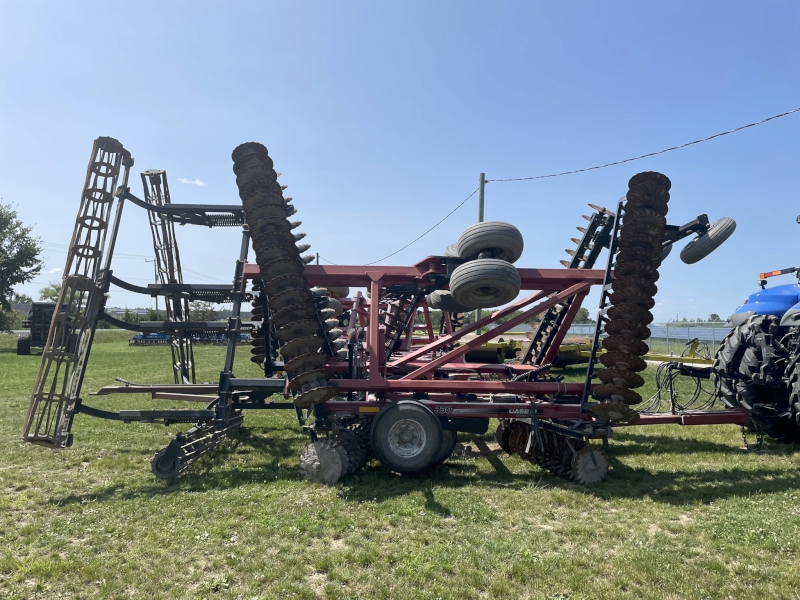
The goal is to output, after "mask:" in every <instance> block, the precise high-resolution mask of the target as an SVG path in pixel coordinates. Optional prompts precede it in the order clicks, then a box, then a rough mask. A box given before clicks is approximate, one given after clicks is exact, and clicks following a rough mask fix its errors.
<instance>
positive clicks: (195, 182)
mask: <svg viewBox="0 0 800 600" xmlns="http://www.w3.org/2000/svg"><path fill="white" fill-rule="evenodd" d="M178 181H180V182H181V183H188V184H189V185H199V186H200V187H203V186H204V185H205V183H203V182H202V181H200V180H199V179H186V178H185V177H178Z"/></svg>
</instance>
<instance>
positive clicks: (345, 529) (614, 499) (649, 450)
mask: <svg viewBox="0 0 800 600" xmlns="http://www.w3.org/2000/svg"><path fill="white" fill-rule="evenodd" d="M125 339H127V334H123V335H120V334H119V333H116V332H99V334H98V339H97V341H98V343H97V344H96V346H95V347H94V349H93V354H92V358H91V360H90V367H89V371H88V374H87V377H86V383H85V386H84V394H87V393H88V392H91V391H94V390H96V389H97V388H99V387H100V386H102V385H108V384H113V383H114V381H113V380H114V377H117V376H119V377H123V378H125V379H128V380H131V381H137V382H171V377H172V376H171V373H170V370H169V366H168V365H169V359H168V354H169V350H168V348H165V347H146V348H137V347H129V346H127V344H126V343H125V342H124V340H125ZM12 345H13V340H12V338H11V337H10V336H0V382H1V383H2V387H1V388H0V389H2V393H0V457H2V458H0V598H25V599H28V598H47V599H50V598H148V599H153V600H155V599H161V598H164V599H166V598H170V599H172V598H209V599H211V598H231V599H237V598H242V599H245V600H249V599H251V598H308V599H313V598H369V599H373V598H391V599H399V598H402V599H406V598H420V599H422V598H430V599H436V598H442V599H445V598H454V599H455V598H458V599H460V598H475V599H479V598H514V599H517V598H560V599H563V598H570V599H573V600H574V599H579V598H585V599H597V598H601V599H602V598H631V599H634V598H635V599H639V598H674V599H682V598H749V599H752V598H770V599H777V598H797V597H798V592H799V591H800V575H798V571H797V569H798V564H800V539H798V537H797V532H798V531H800V498H798V496H800V491H798V489H797V488H798V485H799V484H800V475H798V465H800V454H799V453H798V447H796V446H782V445H778V444H775V443H767V444H766V446H765V449H764V451H763V452H761V453H755V452H746V451H744V450H743V449H742V448H741V437H740V434H739V431H738V429H737V428H735V427H733V426H714V427H685V428H681V427H679V426H658V427H649V428H639V429H637V428H630V429H623V428H621V429H620V430H619V431H618V432H616V434H615V437H614V439H613V440H612V441H611V448H610V456H611V471H610V473H609V477H608V480H607V481H606V482H604V483H602V484H600V485H597V486H595V487H592V488H587V489H585V488H581V487H580V486H577V485H575V484H572V483H568V482H565V481H563V480H561V479H559V478H556V477H553V476H551V475H549V474H547V473H545V472H543V471H541V470H540V469H539V468H538V467H536V466H533V465H531V464H529V463H527V462H524V461H522V460H520V459H519V458H516V457H507V456H504V455H501V454H497V453H496V452H493V453H491V454H490V455H489V456H488V457H481V456H479V455H478V453H476V452H473V453H467V452H465V451H463V450H461V451H459V453H458V455H457V456H454V457H453V458H451V460H449V461H447V462H446V463H445V464H443V465H441V466H440V467H438V468H436V469H435V470H433V471H431V472H430V473H426V474H424V475H420V476H415V477H399V476H395V475H392V474H390V473H387V472H386V471H385V470H384V469H383V468H382V467H380V465H378V464H377V463H371V464H369V465H367V467H366V468H365V469H364V470H363V471H361V472H359V473H357V474H356V475H353V476H350V477H348V478H346V479H344V480H343V481H342V482H340V483H339V484H337V485H336V486H333V487H330V488H328V487H324V486H320V485H315V484H311V483H309V482H306V481H303V480H302V479H301V478H300V475H299V473H298V471H297V464H296V463H297V455H298V454H299V452H300V450H301V448H302V447H303V445H304V443H305V441H306V440H305V439H304V438H303V436H301V435H300V433H299V431H298V427H297V425H296V423H295V422H294V421H293V418H292V415H291V414H288V413H287V412H281V411H276V412H275V413H272V414H268V413H251V414H248V415H247V417H246V419H245V425H244V427H243V429H242V430H241V432H240V433H239V435H238V436H237V438H236V439H235V441H233V442H231V443H228V444H225V445H224V446H223V447H221V448H219V449H217V450H216V451H214V452H213V453H212V454H211V455H210V456H207V457H205V458H204V459H202V460H201V461H200V462H199V463H197V464H196V465H195V467H194V469H193V470H192V471H190V472H189V473H188V474H187V475H186V476H184V477H182V478H180V479H178V480H176V481H172V482H161V481H158V480H155V479H154V478H153V477H152V476H151V474H150V469H149V463H148V460H149V459H150V457H151V456H152V454H153V452H154V451H155V450H157V449H159V448H161V447H163V446H164V445H165V444H166V443H167V442H168V441H169V440H170V438H171V437H172V435H174V432H175V431H177V430H179V428H178V427H170V428H165V427H163V426H158V425H139V424H131V425H124V424H120V423H115V422H109V421H102V420H97V419H90V418H87V417H85V416H83V415H79V416H78V417H77V418H76V420H75V426H74V428H73V432H74V434H75V445H74V446H73V447H72V448H69V449H66V450H62V451H52V450H48V449H44V448H40V447H36V446H31V445H28V444H25V443H23V442H22V441H20V438H19V434H20V428H21V426H22V420H23V416H24V413H25V410H26V408H27V404H28V397H29V394H30V391H31V387H32V385H33V380H34V378H35V375H36V372H37V369H38V365H39V359H38V357H18V356H16V355H15V354H14V352H13V350H12ZM222 354H223V349H222V348H218V347H201V348H198V350H197V363H198V365H199V367H200V369H201V370H200V376H199V377H198V379H199V380H202V381H214V380H216V378H217V377H218V370H219V368H220V366H221V364H222ZM240 355H241V359H242V364H241V365H240V366H239V368H238V369H237V370H238V371H240V374H242V375H246V374H250V375H254V374H255V370H254V369H252V368H250V367H251V364H250V363H249V362H247V361H246V357H247V351H246V349H245V350H243V351H242V352H240ZM571 375H572V376H573V377H577V376H578V375H579V371H578V370H575V371H573V372H571ZM649 377H650V379H652V372H650V373H649ZM645 395H648V392H647V391H645ZM85 397H86V398H87V402H88V403H90V404H91V405H94V406H98V407H101V408H109V409H112V410H118V409H119V408H121V407H123V406H128V407H132V406H131V405H133V406H135V407H141V408H149V407H152V406H170V405H171V404H170V403H169V402H162V401H156V400H150V399H149V398H148V397H146V396H139V397H136V398H131V397H128V398H123V399H119V397H117V398H97V397H94V398H93V397H90V396H88V395H86V396H85ZM174 405H177V404H174ZM460 441H461V442H462V443H463V444H465V445H471V446H473V447H475V446H478V447H480V446H481V445H483V444H488V445H489V447H490V448H494V447H495V446H494V444H493V440H492V439H491V436H488V435H487V436H483V437H470V436H465V435H462V436H461V437H460Z"/></svg>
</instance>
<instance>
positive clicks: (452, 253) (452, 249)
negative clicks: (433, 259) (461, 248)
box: [444, 244, 458, 258]
mask: <svg viewBox="0 0 800 600" xmlns="http://www.w3.org/2000/svg"><path fill="white" fill-rule="evenodd" d="M444 255H445V256H447V257H449V258H458V244H450V245H449V246H447V248H445V249H444Z"/></svg>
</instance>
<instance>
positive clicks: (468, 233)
mask: <svg viewBox="0 0 800 600" xmlns="http://www.w3.org/2000/svg"><path fill="white" fill-rule="evenodd" d="M524 247H525V243H524V242H523V240H522V234H521V233H520V231H519V229H517V228H516V227H514V226H513V225H512V224H511V223H506V222H504V221H485V222H483V223H476V224H475V225H473V226H471V227H467V228H466V229H465V230H464V233H462V234H461V236H459V238H458V255H459V256H460V257H461V258H466V259H467V260H472V259H474V258H478V255H479V254H480V253H481V252H486V251H490V252H491V253H492V258H498V259H500V260H505V261H507V262H510V263H513V262H516V261H517V259H518V258H519V257H520V255H521V254H522V250H523V248H524Z"/></svg>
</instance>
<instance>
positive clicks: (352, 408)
mask: <svg viewBox="0 0 800 600" xmlns="http://www.w3.org/2000/svg"><path fill="white" fill-rule="evenodd" d="M419 402H421V403H422V404H425V405H426V406H427V407H428V408H430V409H431V410H432V411H433V412H434V414H437V415H440V416H443V417H462V418H467V417H471V418H483V419H525V418H530V416H531V413H530V410H531V406H533V408H534V409H535V411H536V418H537V419H565V420H582V421H591V420H592V415H590V414H588V413H585V412H582V411H581V406H580V404H556V403H553V402H533V403H523V402H518V403H493V402H459V401H452V402H433V401H430V400H419ZM385 404H387V402H385V401H375V402H347V401H344V402H332V401H329V402H326V403H325V409H326V411H327V412H328V414H335V413H351V414H364V413H367V414H369V413H377V412H378V411H379V410H380V409H381V408H382V407H383V406H384V405H385ZM749 422H750V413H749V412H748V411H747V409H744V408H726V409H724V410H697V411H687V412H684V413H681V414H657V415H641V416H640V417H639V420H638V421H636V422H634V423H629V424H623V423H614V426H615V427H622V426H625V427H636V426H639V425H669V424H671V425H746V424H747V423H749Z"/></svg>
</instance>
